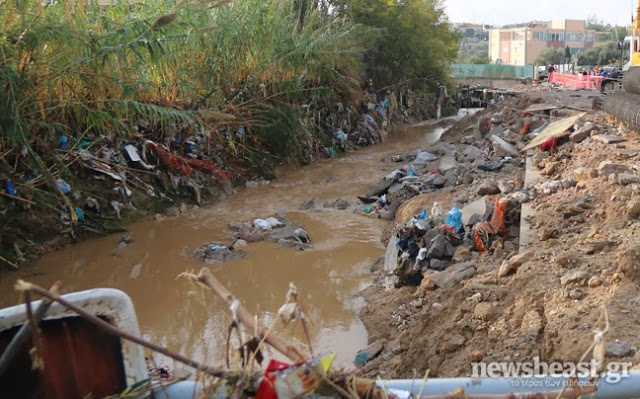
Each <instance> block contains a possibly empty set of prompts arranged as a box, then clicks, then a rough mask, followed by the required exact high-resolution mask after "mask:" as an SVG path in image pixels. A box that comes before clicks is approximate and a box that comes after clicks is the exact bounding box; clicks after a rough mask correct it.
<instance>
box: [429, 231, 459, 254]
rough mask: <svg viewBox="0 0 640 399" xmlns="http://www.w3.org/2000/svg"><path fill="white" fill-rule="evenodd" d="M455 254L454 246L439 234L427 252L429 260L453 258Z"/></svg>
mask: <svg viewBox="0 0 640 399" xmlns="http://www.w3.org/2000/svg"><path fill="white" fill-rule="evenodd" d="M454 253H455V248H454V247H453V244H451V243H450V242H449V240H447V238H446V237H445V236H444V234H438V235H437V236H436V237H435V238H434V239H433V240H431V242H430V243H429V249H428V251H427V258H428V259H433V258H451V257H453V254H454Z"/></svg>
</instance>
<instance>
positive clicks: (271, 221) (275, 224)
mask: <svg viewBox="0 0 640 399" xmlns="http://www.w3.org/2000/svg"><path fill="white" fill-rule="evenodd" d="M267 222H268V223H269V226H271V228H272V229H273V228H276V227H282V226H284V224H283V223H282V222H281V221H279V220H278V219H276V218H274V217H270V218H267Z"/></svg>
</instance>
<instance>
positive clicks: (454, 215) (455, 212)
mask: <svg viewBox="0 0 640 399" xmlns="http://www.w3.org/2000/svg"><path fill="white" fill-rule="evenodd" d="M445 223H446V224H447V225H448V226H451V227H453V229H454V230H455V231H457V232H460V231H462V211H461V210H460V209H458V208H457V207H455V206H454V207H453V208H451V210H450V211H449V213H447V219H446V221H445Z"/></svg>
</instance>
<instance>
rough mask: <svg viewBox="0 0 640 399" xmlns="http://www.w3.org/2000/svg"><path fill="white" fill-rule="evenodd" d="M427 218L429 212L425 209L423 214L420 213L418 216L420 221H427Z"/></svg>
mask: <svg viewBox="0 0 640 399" xmlns="http://www.w3.org/2000/svg"><path fill="white" fill-rule="evenodd" d="M426 218H427V210H426V209H423V210H422V212H420V216H418V220H425V219H426Z"/></svg>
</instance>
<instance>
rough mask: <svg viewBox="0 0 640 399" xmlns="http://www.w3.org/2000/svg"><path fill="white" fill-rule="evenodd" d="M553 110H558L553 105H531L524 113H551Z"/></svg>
mask: <svg viewBox="0 0 640 399" xmlns="http://www.w3.org/2000/svg"><path fill="white" fill-rule="evenodd" d="M554 109H558V107H557V106H555V105H553V104H533V105H531V106H530V107H529V108H527V109H525V110H524V112H543V111H552V110H554Z"/></svg>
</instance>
